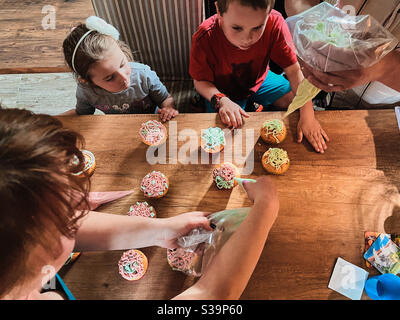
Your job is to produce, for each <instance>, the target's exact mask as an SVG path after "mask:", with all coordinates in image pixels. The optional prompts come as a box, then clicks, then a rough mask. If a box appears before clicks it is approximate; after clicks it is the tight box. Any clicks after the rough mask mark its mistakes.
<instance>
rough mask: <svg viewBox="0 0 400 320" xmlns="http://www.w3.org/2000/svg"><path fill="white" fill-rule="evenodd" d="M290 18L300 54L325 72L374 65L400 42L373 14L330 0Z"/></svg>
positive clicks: (295, 42)
mask: <svg viewBox="0 0 400 320" xmlns="http://www.w3.org/2000/svg"><path fill="white" fill-rule="evenodd" d="M286 22H287V24H288V26H289V29H290V32H291V34H292V37H293V43H294V46H295V47H296V53H297V55H298V56H299V57H300V58H301V59H302V60H303V61H304V62H306V63H307V64H309V65H310V67H312V68H313V69H317V70H319V71H323V72H333V71H345V70H354V69H360V68H366V67H370V66H372V65H374V64H375V63H377V62H378V61H379V60H381V59H382V58H383V57H384V56H385V55H387V54H388V53H389V52H391V51H392V50H393V49H394V48H395V47H396V45H397V43H398V40H397V39H396V38H395V37H394V36H393V35H392V34H391V33H390V32H389V31H388V30H386V29H385V28H384V27H383V26H382V25H381V24H380V23H379V22H378V21H376V20H375V19H374V18H373V17H371V16H370V15H359V16H353V15H348V14H347V13H346V12H344V11H343V10H341V9H339V8H336V7H334V6H332V5H330V4H329V3H326V2H322V3H321V4H319V5H317V6H314V7H312V8H311V9H309V10H306V11H304V12H302V13H300V14H298V15H295V16H292V17H290V18H288V19H287V20H286Z"/></svg>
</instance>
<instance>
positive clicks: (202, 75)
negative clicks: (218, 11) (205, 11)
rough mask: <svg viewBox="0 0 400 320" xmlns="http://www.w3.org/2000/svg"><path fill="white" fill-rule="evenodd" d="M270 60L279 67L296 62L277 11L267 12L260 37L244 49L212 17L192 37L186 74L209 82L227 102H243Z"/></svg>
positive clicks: (290, 39)
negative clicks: (236, 44) (225, 33)
mask: <svg viewBox="0 0 400 320" xmlns="http://www.w3.org/2000/svg"><path fill="white" fill-rule="evenodd" d="M270 59H272V60H273V61H274V62H275V63H276V64H278V65H279V66H280V67H281V68H286V67H288V66H291V65H292V64H294V63H296V62H297V58H296V52H295V50H294V46H293V42H292V36H291V35H290V31H289V29H288V27H287V24H286V22H285V20H284V19H283V17H282V15H281V14H280V13H279V12H277V11H275V10H272V11H271V13H270V15H269V17H268V21H267V24H266V26H265V30H264V33H263V35H262V37H261V38H260V40H258V41H257V42H256V43H255V44H254V45H253V46H252V47H251V48H249V49H248V50H241V49H239V48H237V47H235V46H234V45H233V44H231V43H230V42H229V41H228V39H227V38H226V37H225V35H224V32H223V31H222V29H221V28H220V26H219V23H218V19H217V15H214V16H212V17H210V18H208V19H207V20H205V21H204V22H203V23H202V24H201V25H200V26H199V28H198V29H197V31H196V33H195V34H194V35H193V37H192V47H191V52H190V65H189V73H190V75H191V77H192V78H193V79H195V80H198V81H209V82H212V83H213V84H214V85H215V86H216V87H217V89H218V90H219V91H221V92H223V93H225V94H226V95H227V96H229V97H230V98H231V99H233V100H243V99H245V98H247V97H248V96H249V95H251V94H253V93H255V92H256V91H257V90H258V88H259V87H260V86H261V84H262V83H263V81H264V80H265V77H266V76H267V73H268V70H269V67H268V63H269V60H270Z"/></svg>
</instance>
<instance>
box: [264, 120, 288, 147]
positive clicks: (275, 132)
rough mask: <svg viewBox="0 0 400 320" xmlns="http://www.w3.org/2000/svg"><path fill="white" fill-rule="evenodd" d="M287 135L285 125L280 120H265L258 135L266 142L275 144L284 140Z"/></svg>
mask: <svg viewBox="0 0 400 320" xmlns="http://www.w3.org/2000/svg"><path fill="white" fill-rule="evenodd" d="M286 135H287V130H286V126H285V124H284V123H283V121H282V120H279V119H272V120H267V121H265V122H264V123H263V125H262V127H261V132H260V136H261V138H262V139H263V140H264V141H265V142H267V143H273V144H277V143H280V142H282V141H283V140H285V138H286Z"/></svg>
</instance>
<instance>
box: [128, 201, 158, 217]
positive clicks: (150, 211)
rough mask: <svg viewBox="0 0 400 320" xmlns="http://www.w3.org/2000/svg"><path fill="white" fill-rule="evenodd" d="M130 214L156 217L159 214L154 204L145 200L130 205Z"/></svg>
mask: <svg viewBox="0 0 400 320" xmlns="http://www.w3.org/2000/svg"><path fill="white" fill-rule="evenodd" d="M128 216H139V217H148V218H156V216H157V214H156V211H155V210H154V208H153V206H151V205H149V204H148V203H147V201H143V202H136V204H134V205H132V206H130V208H129V212H128Z"/></svg>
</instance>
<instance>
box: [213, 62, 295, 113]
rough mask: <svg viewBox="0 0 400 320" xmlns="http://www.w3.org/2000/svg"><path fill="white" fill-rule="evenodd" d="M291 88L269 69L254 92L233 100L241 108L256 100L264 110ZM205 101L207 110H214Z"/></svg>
mask: <svg viewBox="0 0 400 320" xmlns="http://www.w3.org/2000/svg"><path fill="white" fill-rule="evenodd" d="M291 90H292V89H291V88H290V83H289V81H288V80H287V79H286V78H285V77H284V76H282V75H277V74H276V73H273V72H272V71H271V70H269V71H268V73H267V76H266V78H265V80H264V82H263V84H262V85H261V87H260V88H259V89H258V90H257V92H256V93H254V94H252V95H251V96H250V97H248V98H247V99H244V100H240V101H234V102H235V103H237V104H238V105H239V106H240V107H241V108H242V109H243V110H245V109H246V106H253V103H254V102H256V103H258V104H261V105H262V106H264V109H263V110H264V111H265V108H266V107H267V106H269V105H272V104H273V103H274V102H275V101H276V100H278V99H280V98H282V97H283V96H284V95H285V94H287V93H288V92H290V91H291ZM205 103H206V110H207V112H215V110H214V109H213V108H212V107H211V104H210V102H209V101H207V100H205ZM250 108H251V107H250ZM250 111H253V109H250ZM254 111H255V110H254Z"/></svg>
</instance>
